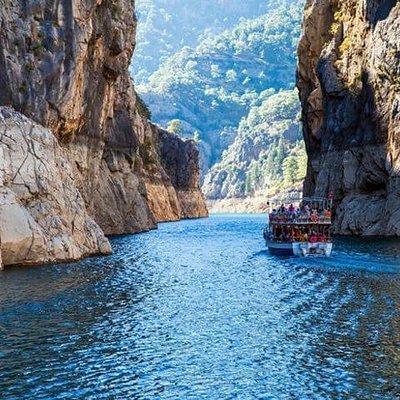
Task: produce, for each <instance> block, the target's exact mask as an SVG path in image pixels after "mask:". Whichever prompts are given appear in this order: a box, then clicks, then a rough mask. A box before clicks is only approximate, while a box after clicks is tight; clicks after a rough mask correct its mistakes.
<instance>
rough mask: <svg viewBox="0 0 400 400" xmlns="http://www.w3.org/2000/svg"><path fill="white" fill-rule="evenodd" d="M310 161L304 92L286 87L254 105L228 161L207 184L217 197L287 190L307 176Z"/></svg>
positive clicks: (213, 171) (228, 153)
mask: <svg viewBox="0 0 400 400" xmlns="http://www.w3.org/2000/svg"><path fill="white" fill-rule="evenodd" d="M306 166H307V157H306V152H305V148H304V143H303V141H302V135H301V125H300V106H299V102H298V94H297V91H281V92H278V93H276V94H272V95H270V96H269V97H268V98H267V99H265V100H264V101H263V103H262V104H261V105H260V106H257V107H253V108H252V109H251V110H250V113H249V115H248V116H247V118H246V119H244V120H243V121H242V122H241V123H240V126H239V131H238V135H237V137H236V139H235V141H234V143H233V144H232V145H231V146H230V147H229V148H228V149H227V150H226V151H225V152H224V154H223V156H222V161H221V162H219V163H217V164H216V165H215V166H214V167H213V168H211V170H210V172H209V173H208V174H207V176H206V179H205V183H204V189H205V192H206V195H207V196H208V197H210V198H216V199H218V198H225V197H245V196H252V195H254V194H255V193H256V192H258V191H265V190H267V189H271V188H280V189H284V188H287V187H291V186H293V185H295V184H299V183H300V182H301V180H302V179H304V176H305V172H306Z"/></svg>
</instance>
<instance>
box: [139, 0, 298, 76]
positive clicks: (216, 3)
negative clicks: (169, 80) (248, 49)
mask: <svg viewBox="0 0 400 400" xmlns="http://www.w3.org/2000/svg"><path fill="white" fill-rule="evenodd" d="M291 3H292V1H291V0H262V1H260V0H246V1H243V0H201V1H188V0H137V1H136V14H137V18H138V21H139V25H138V34H137V47H136V51H135V57H134V59H133V65H132V74H133V76H134V77H135V81H136V83H145V82H146V81H147V79H148V78H149V76H150V75H151V74H152V73H154V72H155V71H156V70H157V69H158V68H159V66H160V65H161V64H163V63H164V62H165V61H166V60H167V59H168V58H169V57H171V56H172V55H174V54H175V53H177V52H178V51H180V50H181V49H182V48H183V47H185V46H190V47H196V46H197V44H198V43H199V40H202V39H204V38H205V37H211V36H215V35H216V34H219V33H220V32H222V31H224V30H225V29H228V28H230V27H232V26H234V25H237V24H238V23H239V22H240V20H241V19H244V18H256V17H258V16H260V15H263V14H266V13H267V12H269V11H271V10H272V9H275V8H277V7H279V6H280V5H286V4H291Z"/></svg>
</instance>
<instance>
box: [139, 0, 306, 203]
mask: <svg viewBox="0 0 400 400" xmlns="http://www.w3.org/2000/svg"><path fill="white" fill-rule="evenodd" d="M228 3H229V6H230V7H227V5H228ZM253 3H254V4H253ZM260 3H263V4H262V5H260ZM256 4H257V6H256ZM204 5H206V8H205V9H204V10H203V9H202V7H203V6H204ZM221 5H223V6H224V7H225V8H223V7H222V8H221ZM303 6H304V0H292V1H289V0H278V1H276V0H274V1H272V0H265V1H264V2H259V1H258V0H257V1H254V0H249V1H248V2H243V1H240V2H239V1H237V0H219V1H215V0H212V1H211V0H204V1H202V2H187V1H184V0H172V1H168V2H167V1H166V0H142V1H141V2H140V1H139V3H138V8H139V13H138V17H139V38H138V46H139V48H138V51H137V53H136V56H135V59H136V64H134V65H133V75H134V78H135V81H136V82H137V83H138V82H139V84H137V85H136V88H137V90H138V92H139V93H140V94H141V96H143V99H144V100H145V101H146V103H147V104H148V105H149V108H150V109H151V111H152V116H153V120H154V121H155V122H156V123H158V124H159V125H161V126H164V127H167V130H168V131H169V132H172V133H175V134H178V135H180V136H182V137H190V138H193V139H194V140H196V141H197V142H198V143H199V148H200V151H201V158H202V172H203V177H204V191H205V193H206V196H207V197H209V198H226V197H245V196H252V195H253V194H255V193H256V192H258V191H260V190H264V189H266V188H274V187H276V188H286V187H290V186H292V185H298V186H299V184H300V181H301V180H302V179H303V177H304V176H305V170H306V165H307V157H306V153H305V149H304V144H303V142H302V134H301V124H300V120H299V110H300V105H299V100H298V95H297V92H295V91H293V88H294V84H295V70H296V62H297V57H296V48H297V43H298V39H299V37H300V27H301V19H302V14H303ZM145 9H146V10H147V11H148V13H146V14H144V13H143V10H145ZM182 10H185V11H184V13H185V15H181V12H182ZM203 12H204V15H205V16H206V17H207V18H206V19H203V17H204V15H203ZM260 14H262V15H260ZM235 15H236V16H237V15H242V16H246V17H251V18H248V19H245V18H242V19H240V20H237V17H236V21H235V18H234V16H235ZM177 16H179V18H181V20H179V23H176V18H177ZM161 17H162V18H161ZM160 18H161V19H160ZM156 21H157V22H156ZM174 21H175V22H174ZM234 22H235V23H234ZM229 26H231V28H229V29H225V30H223V28H227V27H229ZM167 28H168V29H167ZM208 28H209V30H208ZM216 31H217V32H218V31H219V33H218V34H214V35H212V34H211V33H215V32H216ZM141 35H142V36H143V35H144V36H145V38H144V39H143V38H141ZM141 43H145V45H143V46H142V47H141ZM150 46H152V47H151V48H152V51H150V52H147V55H146V56H145V55H144V53H141V52H144V51H145V49H147V48H148V47H150ZM153 55H155V56H154V57H153ZM146 57H147V58H146ZM139 64H140V66H139Z"/></svg>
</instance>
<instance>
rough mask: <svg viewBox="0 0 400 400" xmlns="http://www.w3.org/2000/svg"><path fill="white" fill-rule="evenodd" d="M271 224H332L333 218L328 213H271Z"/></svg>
mask: <svg viewBox="0 0 400 400" xmlns="http://www.w3.org/2000/svg"><path fill="white" fill-rule="evenodd" d="M269 222H270V224H331V223H332V218H331V217H330V216H326V215H313V214H311V215H308V214H304V215H297V214H269Z"/></svg>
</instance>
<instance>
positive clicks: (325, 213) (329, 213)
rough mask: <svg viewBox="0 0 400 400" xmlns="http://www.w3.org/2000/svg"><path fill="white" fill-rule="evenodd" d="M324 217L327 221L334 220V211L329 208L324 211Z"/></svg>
mask: <svg viewBox="0 0 400 400" xmlns="http://www.w3.org/2000/svg"><path fill="white" fill-rule="evenodd" d="M324 217H325V218H326V219H331V218H332V211H331V210H330V209H329V208H328V209H327V210H325V211H324Z"/></svg>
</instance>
